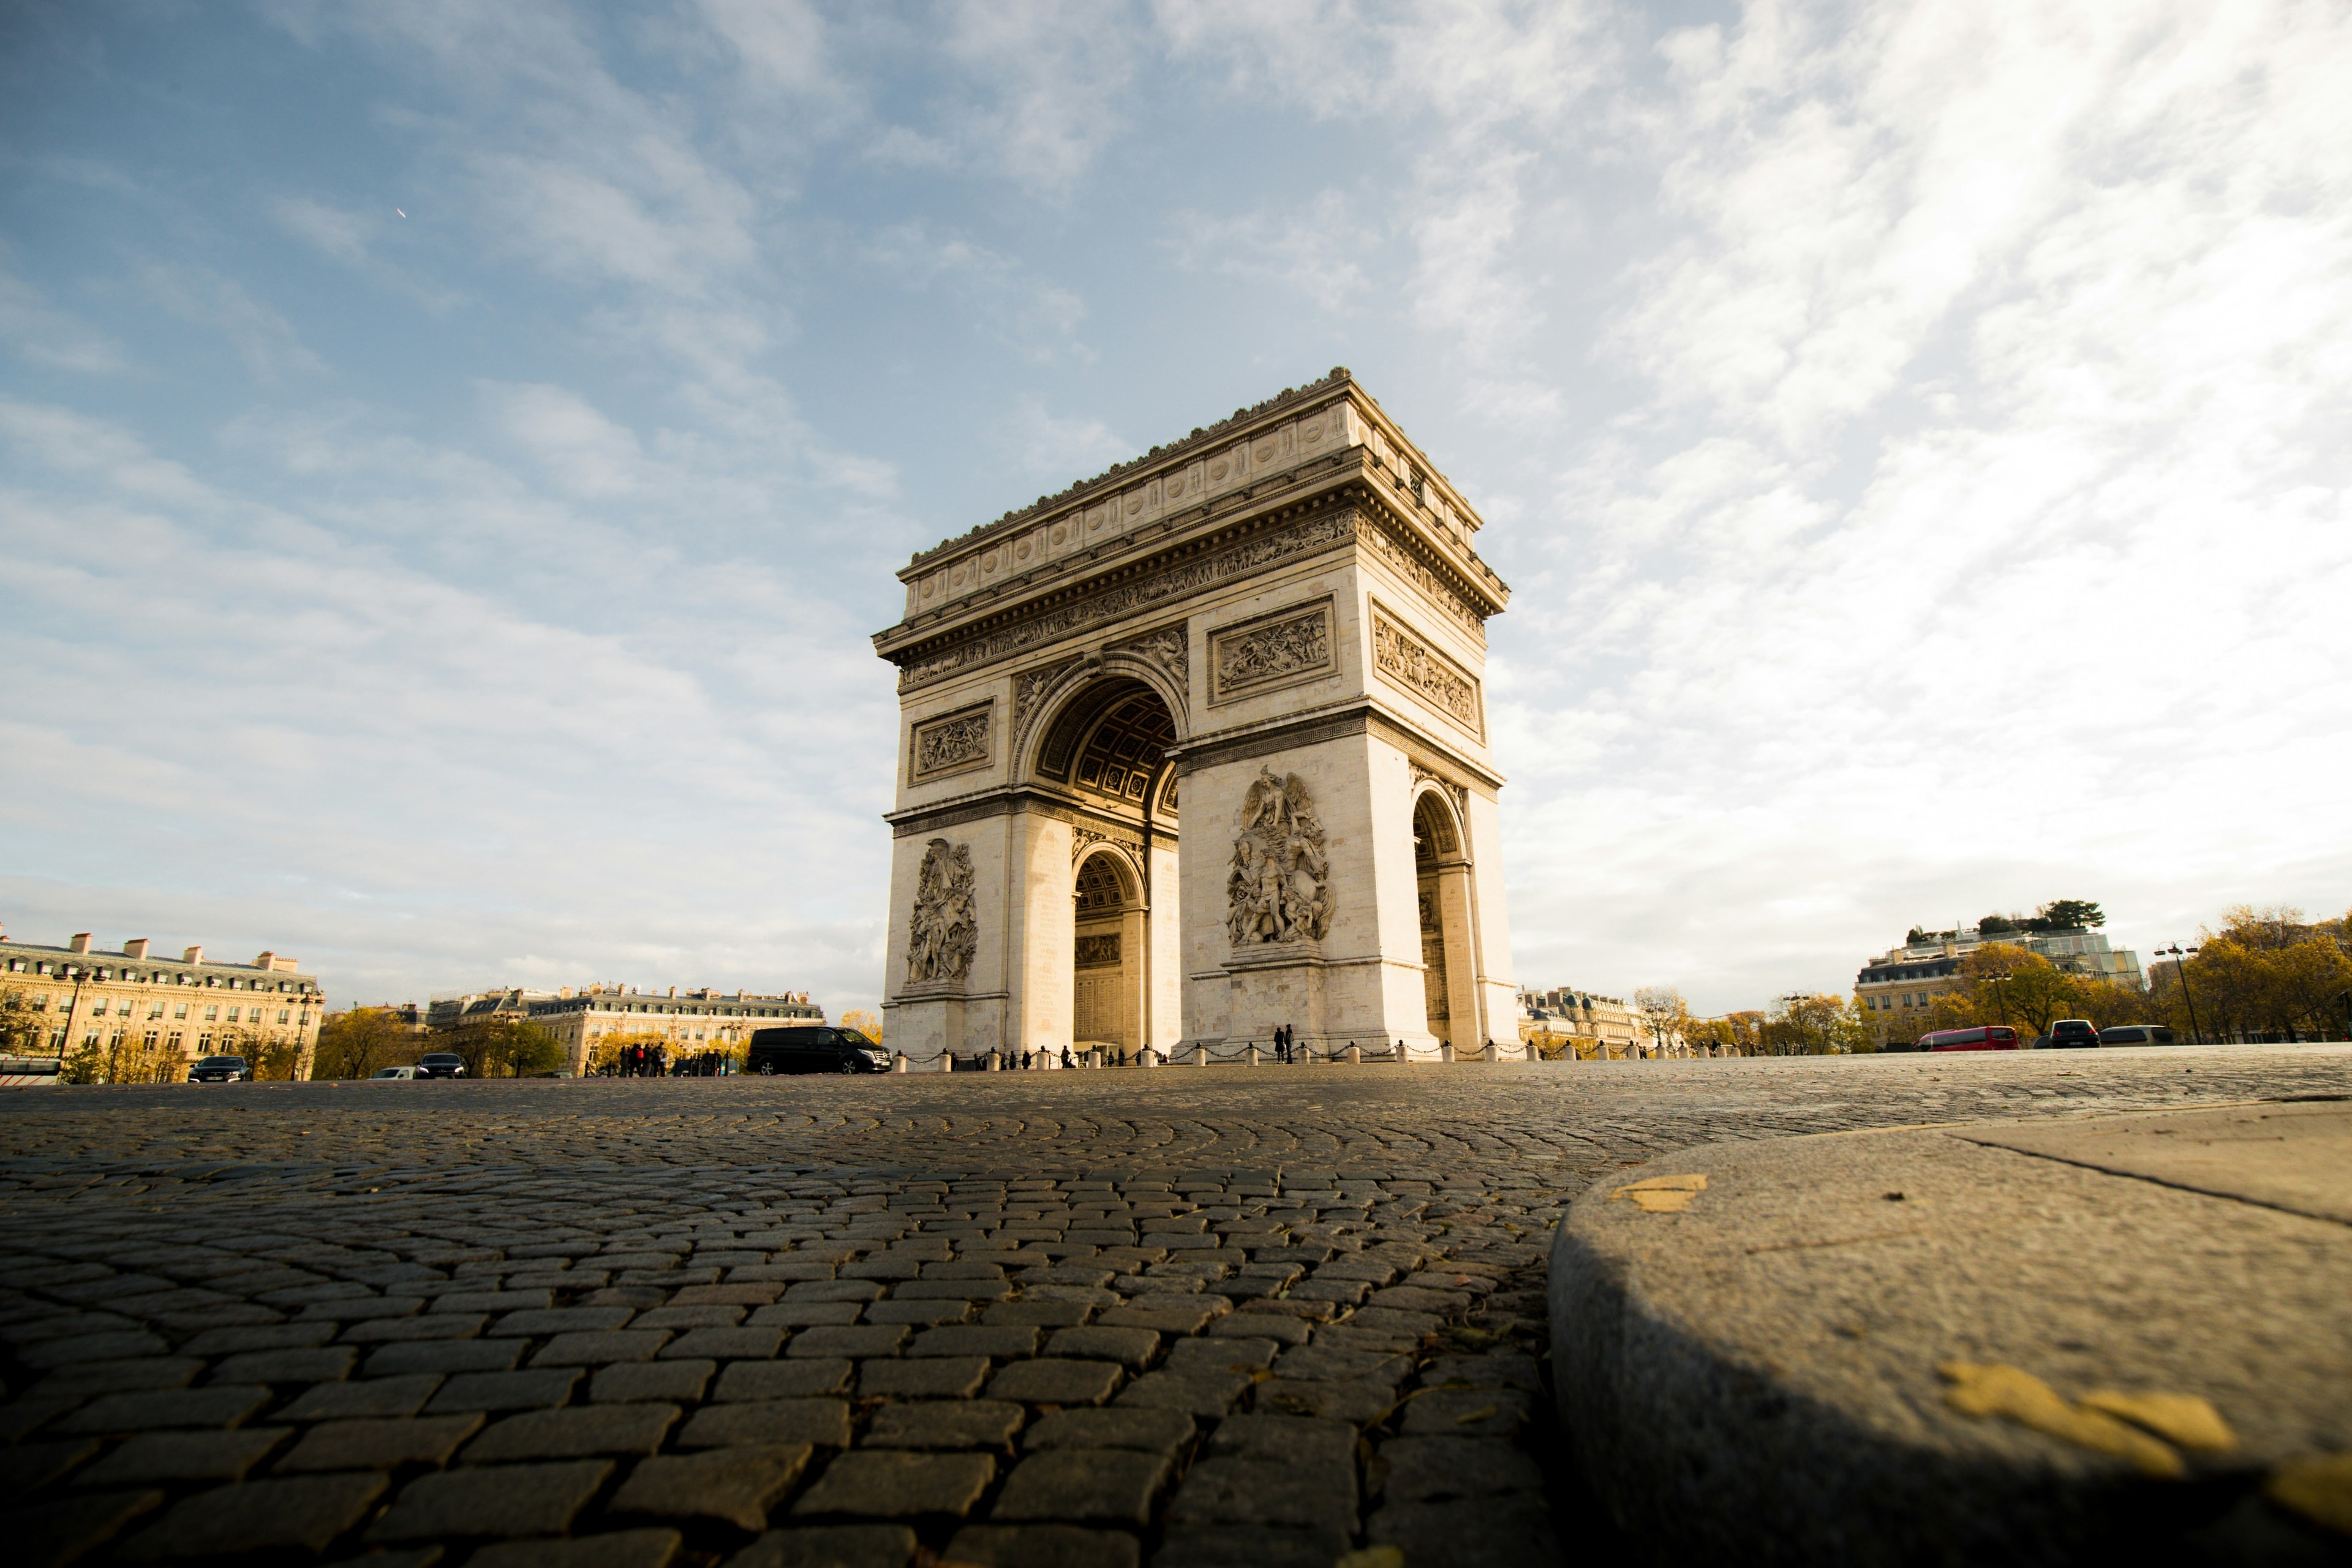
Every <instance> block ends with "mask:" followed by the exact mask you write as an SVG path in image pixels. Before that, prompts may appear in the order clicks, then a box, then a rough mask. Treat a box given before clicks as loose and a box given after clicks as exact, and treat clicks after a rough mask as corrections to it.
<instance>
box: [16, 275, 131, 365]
mask: <svg viewBox="0 0 2352 1568" xmlns="http://www.w3.org/2000/svg"><path fill="white" fill-rule="evenodd" d="M0 342H5V343H6V344H7V345H8V346H9V348H11V349H12V350H14V351H15V352H16V353H17V354H19V355H21V356H22V357H23V358H25V359H26V360H29V361H31V362H32V363H35V364H38V365H45V366H47V367H49V368H51V369H54V370H69V371H73V372H76V373H77V374H82V375H116V374H121V372H123V371H124V370H126V369H128V368H129V362H128V360H127V358H126V357H125V355H124V353H123V350H122V345H121V343H119V342H115V341H114V340H112V339H111V338H109V337H108V336H107V335H106V334H104V333H103V332H100V331H96V330H95V329H93V328H92V327H91V326H90V325H89V323H88V322H86V321H82V320H80V319H79V317H77V316H76V315H74V314H73V313H72V312H71V311H69V310H60V309H59V308H58V306H56V305H54V304H52V303H50V302H49V300H48V299H47V297H46V296H45V295H43V294H42V292H41V291H40V290H39V289H36V288H34V287H33V286H32V285H31V284H30V283H27V282H26V281H25V280H24V279H21V278H17V277H15V276H13V275H11V274H9V273H7V272H0Z"/></svg>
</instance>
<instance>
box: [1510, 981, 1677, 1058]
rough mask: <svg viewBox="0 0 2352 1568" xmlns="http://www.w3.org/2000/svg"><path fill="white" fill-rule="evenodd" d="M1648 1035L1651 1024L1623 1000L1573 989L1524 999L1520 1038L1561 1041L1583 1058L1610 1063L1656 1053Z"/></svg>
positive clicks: (1524, 993)
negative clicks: (1652, 1051)
mask: <svg viewBox="0 0 2352 1568" xmlns="http://www.w3.org/2000/svg"><path fill="white" fill-rule="evenodd" d="M1648 1030H1649V1020H1648V1019H1646V1018H1644V1017H1643V1016H1642V1015H1641V1014H1640V1013H1638V1012H1636V1011H1635V1010H1634V1009H1633V1008H1631V1007H1629V1006H1627V1005H1625V1003H1624V1000H1623V999H1622V997H1616V996H1601V995H1598V994H1594V993H1592V992H1590V991H1579V990H1577V989H1576V988H1575V987H1573V986H1568V987H1562V988H1557V989H1553V990H1549V991H1522V992H1520V993H1519V1037H1520V1038H1521V1039H1523V1040H1532V1039H1536V1038H1538V1037H1540V1036H1543V1035H1546V1034H1549V1035H1553V1036H1557V1037H1564V1038H1566V1039H1567V1040H1568V1042H1569V1044H1570V1048H1571V1049H1573V1050H1574V1052H1575V1054H1576V1055H1577V1056H1578V1057H1580V1058H1588V1059H1590V1058H1600V1059H1601V1060H1609V1059H1613V1058H1626V1057H1635V1056H1640V1055H1642V1054H1643V1052H1645V1051H1648V1050H1654V1049H1655V1048H1657V1047H1656V1045H1655V1042H1654V1041H1652V1040H1650V1039H1649V1038H1648V1037H1647V1035H1648Z"/></svg>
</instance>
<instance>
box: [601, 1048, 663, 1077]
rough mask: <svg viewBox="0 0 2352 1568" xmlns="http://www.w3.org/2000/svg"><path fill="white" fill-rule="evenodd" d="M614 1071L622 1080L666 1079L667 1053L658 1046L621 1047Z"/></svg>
mask: <svg viewBox="0 0 2352 1568" xmlns="http://www.w3.org/2000/svg"><path fill="white" fill-rule="evenodd" d="M614 1070H615V1071H616V1072H617V1074H618V1075H619V1076H620V1077H622V1078H667V1077H668V1076H669V1052H668V1051H667V1050H665V1049H664V1048H663V1047H660V1046H623V1047H621V1055H620V1059H619V1060H618V1061H617V1062H616V1063H615V1064H614Z"/></svg>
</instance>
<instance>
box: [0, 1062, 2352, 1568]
mask: <svg viewBox="0 0 2352 1568" xmlns="http://www.w3.org/2000/svg"><path fill="white" fill-rule="evenodd" d="M2347 1093H2352V1047H2237V1048H2226V1049H2221V1048H2214V1049H2193V1048H2192V1049H2176V1050H2169V1051H2103V1052H2084V1053H2079V1054H2076V1053H2066V1054H2063V1055H2062V1054H2056V1053H2037V1054H2034V1055H2031V1056H2011V1055H2002V1056H1987V1057H1967V1058H1949V1057H1938V1058H1916V1057H1902V1058H1895V1057H1888V1058H1854V1059H1844V1060H1827V1061H1822V1060H1796V1061H1733V1062H1666V1063H1627V1064H1612V1065H1606V1066H1602V1065H1594V1064H1583V1065H1574V1066H1558V1067H1528V1066H1520V1065H1512V1066H1505V1067H1499V1068H1488V1067H1475V1066H1466V1065H1465V1066H1459V1067H1452V1068H1345V1067H1313V1068H1257V1069H1249V1068H1206V1069H1202V1068H1152V1069H1126V1070H1119V1071H1098V1072H1070V1073H1033V1074H997V1075H964V1076H960V1077H956V1078H895V1077H893V1078H879V1079H875V1078H867V1079H717V1080H709V1079H700V1080H687V1081H676V1082H659V1081H651V1082H649V1081H631V1082H605V1081H591V1082H584V1083H558V1082H529V1083H478V1084H451V1083H425V1084H415V1083H383V1084H366V1085H358V1084H353V1085H331V1084H286V1085H270V1084H263V1085H238V1086H220V1087H213V1088H202V1089H199V1088H190V1087H172V1088H163V1089H39V1090H27V1091H25V1092H21V1093H17V1094H14V1095H9V1096H5V1097H0V1194H5V1200H4V1201H5V1205H6V1213H7V1224H6V1226H5V1235H0V1296H5V1305H0V1342H5V1350H0V1378H5V1385H6V1395H7V1398H6V1403H5V1405H0V1442H5V1444H7V1445H9V1446H8V1447H6V1448H5V1450H0V1509H5V1510H8V1513H9V1515H10V1516H9V1517H7V1518H6V1519H5V1520H0V1530H5V1537H0V1538H5V1539H7V1540H9V1541H12V1542H16V1547H15V1548H14V1549H13V1551H12V1554H13V1552H25V1553H26V1555H25V1556H24V1557H22V1558H19V1559H18V1561H20V1562H24V1563H30V1564H38V1563H62V1562H68V1561H75V1560H82V1561H92V1562H95V1561H120V1562H153V1561H159V1560H166V1559H176V1560H202V1559H205V1558H220V1559H227V1558H237V1559H240V1560H257V1561H263V1562H268V1561H272V1560H275V1561H282V1562H287V1563H298V1562H316V1561H335V1560H341V1559H346V1558H352V1557H361V1556H364V1557H366V1558H367V1560H368V1561H369V1562H371V1563H375V1564H378V1565H379V1568H425V1564H428V1563H436V1562H438V1563H446V1564H448V1565H450V1568H457V1565H458V1564H464V1563H473V1564H480V1565H481V1568H527V1565H531V1564H540V1563H548V1564H577V1565H579V1568H664V1565H665V1564H670V1563H730V1564H733V1563H740V1564H742V1565H743V1568H797V1565H803V1564H817V1563H827V1564H832V1563H839V1564H856V1565H861V1568H862V1565H865V1564H876V1565H888V1568H904V1565H906V1564H908V1563H926V1564H929V1563H942V1562H952V1563H982V1564H987V1563H1002V1564H1008V1565H1009V1564H1021V1565H1023V1568H1064V1565H1067V1568H1092V1565H1095V1564H1106V1565H1110V1564H1117V1565H1133V1564H1138V1563H1145V1562H1149V1563H1155V1564H1161V1565H1165V1568H1195V1565H1208V1564H1224V1563H1235V1564H1239V1563H1247V1564H1251V1565H1252V1568H1286V1565H1288V1564H1301V1565H1311V1568H1331V1565H1332V1564H1334V1563H1340V1562H1346V1563H1349V1564H1350V1565H1351V1568H1380V1565H1387V1568H1394V1565H1395V1564H1397V1563H1400V1562H1402V1563H1406V1564H1413V1565H1437V1564H1485V1563H1495V1564H1527V1563H1558V1562H1559V1560H1560V1545H1559V1542H1562V1541H1567V1542H1570V1543H1571V1544H1574V1545H1577V1546H1581V1547H1588V1548H1589V1547H1590V1546H1591V1545H1592V1544H1593V1542H1594V1540H1595V1537H1596V1535H1598V1534H1600V1533H1601V1532H1602V1531H1604V1530H1605V1527H1604V1526H1602V1525H1601V1524H1600V1523H1599V1522H1598V1521H1597V1520H1596V1518H1595V1515H1594V1511H1593V1510H1591V1508H1590V1507H1589V1506H1587V1505H1584V1504H1582V1503H1580V1500H1579V1499H1578V1496H1577V1494H1576V1493H1574V1492H1573V1491H1572V1490H1570V1489H1562V1488H1559V1487H1558V1486H1552V1487H1547V1486H1546V1485H1545V1484H1544V1482H1543V1476H1544V1474H1545V1472H1546V1471H1547V1470H1548V1469H1551V1468H1555V1467H1557V1465H1558V1464H1559V1454H1558V1452H1557V1451H1555V1447H1554V1446H1555V1445H1557V1443H1558V1442H1559V1437H1558V1436H1557V1434H1556V1432H1555V1430H1554V1428H1553V1426H1552V1424H1551V1422H1550V1419H1549V1409H1548V1405H1547V1403H1546V1398H1547V1396H1546V1393H1545V1387H1544V1364H1543V1361H1542V1354H1543V1348H1544V1336H1545V1330H1544V1321H1543V1320H1544V1296H1543V1283H1544V1280H1543V1252H1544V1247H1545V1244H1546V1240H1547V1237H1546V1232H1547V1231H1548V1229H1549V1226H1550V1225H1551V1223H1552V1222H1553V1220H1554V1219H1555V1218H1556V1217H1557V1216H1558V1215H1559V1207H1560V1205H1561V1204H1562V1203H1563V1202H1564V1201H1565V1199H1566V1198H1567V1197H1568V1196H1570V1195H1572V1194H1574V1193H1575V1192H1576V1191H1578V1190H1580V1188H1581V1186H1582V1185H1583V1184H1586V1183H1587V1182H1589V1181H1590V1180H1591V1179H1592V1178H1593V1177H1595V1176H1596V1175H1598V1174H1601V1173H1606V1172H1607V1171H1609V1170H1612V1169H1613V1168H1614V1167H1616V1166H1617V1165H1619V1164H1622V1163H1639V1162H1641V1161H1643V1160H1645V1159H1648V1158H1649V1157H1651V1156H1653V1155H1655V1154H1657V1153H1660V1152H1665V1151H1667V1150H1669V1149H1673V1148H1676V1147H1681V1146H1685V1145H1688V1144H1692V1143H1698V1142H1709V1141H1713V1140H1716V1139H1721V1138H1755V1137H1774V1136H1782V1135H1787V1134H1791V1133H1803V1132H1818V1131H1834V1130H1838V1129H1843V1128H1854V1127H1864V1126H1882V1125H1892V1124H1901V1123H1913V1122H1924V1121H1972V1120H1981V1119H1986V1118H1995V1117H2003V1116H2020V1115H2062V1114H2067V1113H2076V1112H2084V1111H2093V1110H2137V1109H2145V1108H2148V1107H2172V1106H2180V1105H2189V1104H2197V1103H2206V1102H2212V1101H2221V1100H2251V1099H2262V1098H2277V1097H2284V1096H2293V1095H2306V1096H2309V1095H2320V1096H2341V1095H2345V1094H2347ZM1351 1553H1353V1555H1352V1556H1351V1555H1350V1554H1351Z"/></svg>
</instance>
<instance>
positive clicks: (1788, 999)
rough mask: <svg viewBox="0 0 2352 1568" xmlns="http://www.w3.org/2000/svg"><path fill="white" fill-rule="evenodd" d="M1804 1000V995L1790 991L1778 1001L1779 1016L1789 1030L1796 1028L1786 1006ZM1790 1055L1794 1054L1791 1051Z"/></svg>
mask: <svg viewBox="0 0 2352 1568" xmlns="http://www.w3.org/2000/svg"><path fill="white" fill-rule="evenodd" d="M1804 999H1805V994H1804V993H1803V992H1801V991H1791V992H1790V993H1789V994H1787V995H1786V996H1783V997H1780V999H1779V1000H1780V1003H1781V1008H1780V1016H1781V1017H1782V1018H1783V1019H1784V1020H1786V1021H1787V1022H1788V1024H1789V1026H1790V1028H1791V1029H1793V1028H1795V1027H1796V1020H1795V1015H1794V1013H1793V1012H1792V1011H1791V1009H1790V1006H1789V1004H1790V1003H1794V1002H1801V1001H1803V1000H1804ZM1795 1054H1796V1053H1795V1052H1793V1051H1792V1052H1790V1055H1792V1056H1793V1055H1795Z"/></svg>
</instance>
